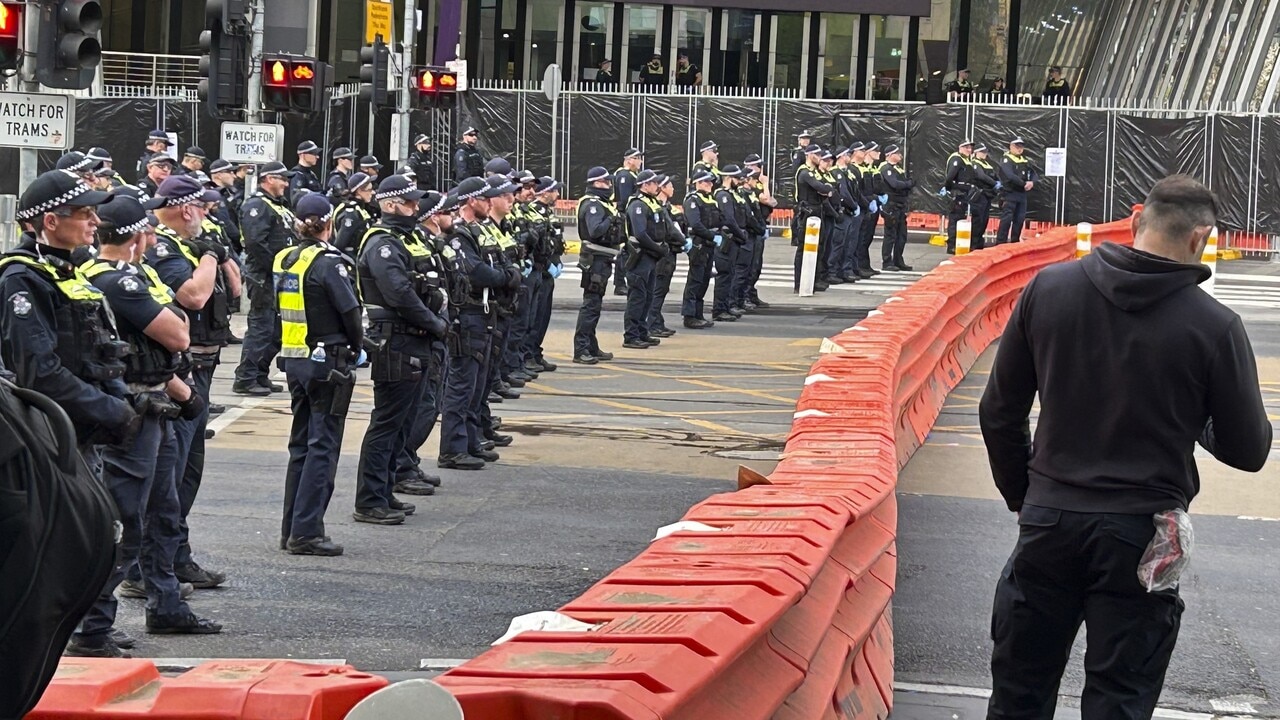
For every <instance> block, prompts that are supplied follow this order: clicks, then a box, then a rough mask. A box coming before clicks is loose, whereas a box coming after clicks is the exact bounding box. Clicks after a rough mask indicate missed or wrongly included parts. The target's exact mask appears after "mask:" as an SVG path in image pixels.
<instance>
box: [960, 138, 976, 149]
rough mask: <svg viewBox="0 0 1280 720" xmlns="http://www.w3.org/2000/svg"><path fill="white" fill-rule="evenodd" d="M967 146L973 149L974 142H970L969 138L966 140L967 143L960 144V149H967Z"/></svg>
mask: <svg viewBox="0 0 1280 720" xmlns="http://www.w3.org/2000/svg"><path fill="white" fill-rule="evenodd" d="M966 146H967V147H973V141H972V140H969V139H968V138H966V139H965V141H964V142H962V143H960V145H959V147H966Z"/></svg>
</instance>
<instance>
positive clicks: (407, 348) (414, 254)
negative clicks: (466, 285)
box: [354, 175, 449, 525]
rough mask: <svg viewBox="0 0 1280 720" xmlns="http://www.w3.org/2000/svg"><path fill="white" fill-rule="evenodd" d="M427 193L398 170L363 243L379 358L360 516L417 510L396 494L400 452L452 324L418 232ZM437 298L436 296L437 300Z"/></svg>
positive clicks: (379, 520) (393, 521) (380, 518)
mask: <svg viewBox="0 0 1280 720" xmlns="http://www.w3.org/2000/svg"><path fill="white" fill-rule="evenodd" d="M423 195H424V193H423V192H422V191H421V190H419V189H418V188H417V186H416V185H415V184H414V183H413V182H411V181H410V180H409V179H408V178H406V177H404V176H403V175H392V176H390V177H388V178H387V179H386V180H383V181H382V183H381V184H379V185H378V190H377V192H376V193H375V195H374V199H375V200H377V202H378V206H379V209H380V210H381V213H382V214H381V217H380V218H379V219H378V222H376V223H374V224H373V226H372V227H370V228H369V230H368V231H367V232H366V233H365V236H364V238H363V239H362V240H361V242H360V250H359V260H358V261H357V269H358V283H359V285H358V287H359V290H360V299H361V301H362V302H363V303H364V305H365V309H366V311H367V313H368V316H369V338H370V340H371V341H372V343H373V344H374V345H375V348H376V349H375V350H374V352H373V353H372V355H373V358H372V359H373V371H372V373H371V377H372V378H373V412H372V414H370V416H369V428H368V430H367V431H366V432H365V435H364V442H363V444H361V446H360V471H359V472H360V476H359V481H358V484H357V488H356V502H355V513H354V518H355V520H356V521H357V522H364V523H371V524H375V525H399V524H400V523H403V522H404V519H405V516H406V515H408V514H410V513H412V512H413V507H412V506H410V505H408V504H407V503H403V502H401V501H399V500H398V499H397V498H396V497H395V495H393V494H392V491H393V487H394V485H395V473H396V468H397V465H398V464H399V458H400V454H401V452H403V450H404V448H405V445H406V443H407V442H408V438H409V434H410V431H411V428H412V424H413V421H414V419H415V418H416V417H417V413H418V404H419V402H420V401H421V398H422V383H424V382H426V378H425V369H426V366H427V363H429V362H430V360H431V343H432V341H433V340H443V339H444V337H445V336H446V334H447V333H448V330H449V325H448V323H447V322H445V319H444V318H443V317H441V315H440V313H439V312H438V311H439V310H440V307H439V306H438V305H437V306H436V310H432V307H431V304H432V298H433V295H434V293H433V290H436V291H438V289H439V284H438V279H437V283H436V287H435V288H432V283H431V279H430V277H429V275H428V273H429V272H430V269H431V265H430V262H429V251H428V250H427V248H426V246H425V245H424V244H423V243H422V238H421V237H420V236H419V235H418V233H417V225H418V201H419V200H421V199H422V196H423ZM437 299H438V298H437Z"/></svg>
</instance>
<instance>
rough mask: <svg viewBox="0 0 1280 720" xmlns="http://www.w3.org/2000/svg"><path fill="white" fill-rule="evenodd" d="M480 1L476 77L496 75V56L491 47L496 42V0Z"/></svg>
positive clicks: (494, 76) (492, 76) (493, 76)
mask: <svg viewBox="0 0 1280 720" xmlns="http://www.w3.org/2000/svg"><path fill="white" fill-rule="evenodd" d="M479 2H480V53H479V61H478V62H477V65H479V67H477V68H476V77H481V78H496V77H498V68H497V63H496V60H497V57H496V53H494V52H493V51H492V48H493V47H494V46H495V45H496V44H497V37H498V36H497V30H498V28H497V24H498V3H497V0H479Z"/></svg>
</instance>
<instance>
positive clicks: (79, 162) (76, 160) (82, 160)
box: [54, 150, 97, 173]
mask: <svg viewBox="0 0 1280 720" xmlns="http://www.w3.org/2000/svg"><path fill="white" fill-rule="evenodd" d="M96 165H97V162H96V161H95V160H93V159H92V158H89V157H86V156H85V154H84V153H82V152H78V151H76V150H72V151H71V152H69V153H67V154H65V155H63V156H62V157H60V158H58V163H57V164H56V165H55V166H54V167H56V168H57V169H59V170H70V171H71V172H76V173H79V172H90V171H92V170H93V169H94V167H95V166H96Z"/></svg>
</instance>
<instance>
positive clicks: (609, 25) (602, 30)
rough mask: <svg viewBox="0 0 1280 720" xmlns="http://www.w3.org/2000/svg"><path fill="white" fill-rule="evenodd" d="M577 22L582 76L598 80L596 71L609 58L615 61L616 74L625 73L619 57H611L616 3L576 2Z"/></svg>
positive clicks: (580, 77)
mask: <svg viewBox="0 0 1280 720" xmlns="http://www.w3.org/2000/svg"><path fill="white" fill-rule="evenodd" d="M573 8H574V14H575V15H576V17H577V22H576V23H574V34H575V36H576V37H577V41H576V42H577V45H578V52H577V54H576V56H575V57H576V58H577V61H578V68H579V70H578V74H577V75H576V77H578V78H579V79H580V80H582V81H584V82H592V81H594V80H595V79H596V71H597V70H599V69H600V63H602V62H604V61H605V59H609V60H613V61H614V63H613V74H614V76H615V77H618V76H620V75H621V73H622V69H621V68H620V67H619V63H618V62H617V60H618V59H617V58H614V57H610V54H609V37H610V36H611V34H612V33H613V3H603V2H597V3H576V4H574V6H573Z"/></svg>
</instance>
